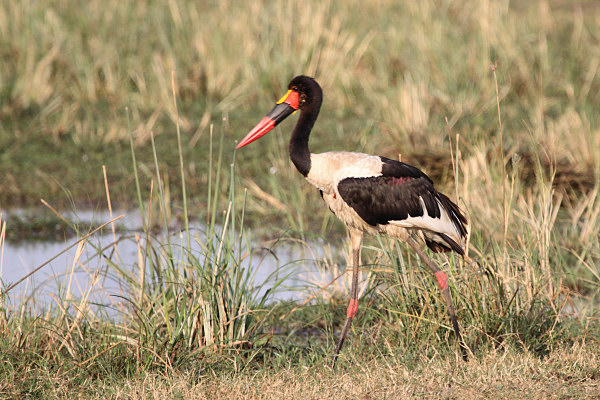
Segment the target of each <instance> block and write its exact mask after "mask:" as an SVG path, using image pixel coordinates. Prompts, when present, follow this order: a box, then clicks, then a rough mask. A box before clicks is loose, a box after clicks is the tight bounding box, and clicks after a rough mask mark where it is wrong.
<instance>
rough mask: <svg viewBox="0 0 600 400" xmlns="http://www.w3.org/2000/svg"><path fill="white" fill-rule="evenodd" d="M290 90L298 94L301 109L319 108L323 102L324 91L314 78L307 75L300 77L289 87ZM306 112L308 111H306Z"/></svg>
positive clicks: (293, 80) (292, 81)
mask: <svg viewBox="0 0 600 400" xmlns="http://www.w3.org/2000/svg"><path fill="white" fill-rule="evenodd" d="M288 90H292V91H294V92H298V94H299V107H298V108H299V109H300V110H305V109H308V108H314V107H317V108H319V107H320V106H321V102H322V101H323V90H322V89H321V86H319V84H318V83H317V81H316V80H315V79H314V78H311V77H310V76H306V75H298V76H297V77H295V78H294V79H292V80H291V81H290V83H289V85H288ZM305 111H306V110H305Z"/></svg>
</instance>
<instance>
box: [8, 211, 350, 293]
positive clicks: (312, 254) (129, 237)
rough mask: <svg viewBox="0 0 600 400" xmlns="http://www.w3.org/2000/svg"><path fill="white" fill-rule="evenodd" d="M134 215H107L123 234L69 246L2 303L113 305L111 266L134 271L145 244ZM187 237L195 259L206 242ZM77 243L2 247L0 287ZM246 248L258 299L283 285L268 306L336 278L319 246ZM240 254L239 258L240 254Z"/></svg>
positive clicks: (176, 237) (84, 216) (180, 240)
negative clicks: (82, 300)
mask: <svg viewBox="0 0 600 400" xmlns="http://www.w3.org/2000/svg"><path fill="white" fill-rule="evenodd" d="M136 213H137V212H135V211H134V212H131V213H127V212H124V213H123V212H119V213H117V212H115V213H113V215H114V216H118V215H121V214H124V215H125V217H124V218H123V219H121V220H119V221H118V224H119V225H121V226H124V227H125V231H121V232H117V233H116V235H115V236H113V234H112V233H109V234H104V235H95V236H92V237H91V238H90V239H89V241H88V242H87V243H83V245H82V247H81V249H80V254H79V256H77V254H76V253H77V247H78V246H73V247H72V248H70V249H69V250H68V251H66V252H64V254H62V255H60V256H58V257H56V258H55V259H54V260H52V261H51V262H49V263H48V264H47V265H46V266H44V267H43V268H41V269H40V270H39V271H37V272H36V273H34V274H33V275H32V276H31V277H29V278H27V279H26V280H25V281H23V282H21V283H20V284H19V285H18V286H16V287H15V288H14V289H12V290H11V292H10V293H9V297H8V298H9V302H10V303H12V304H18V303H21V302H22V301H24V300H30V301H31V300H32V299H34V300H35V302H36V304H37V305H45V304H47V303H52V302H54V301H56V299H62V298H64V297H63V296H64V295H66V294H67V292H69V295H68V298H69V299H74V300H75V301H77V299H80V298H86V299H87V300H88V301H91V302H96V303H98V304H104V305H110V304H111V303H113V304H116V301H115V300H114V299H115V298H119V297H120V296H123V295H126V294H125V293H123V282H122V281H120V280H119V279H118V278H117V277H118V276H119V274H118V273H117V272H116V270H115V266H114V265H113V264H116V265H117V266H118V267H119V268H128V269H131V268H138V267H137V265H138V257H139V251H138V246H142V248H143V246H144V243H145V242H144V234H142V233H139V234H138V235H139V236H140V237H141V238H140V239H136V238H135V234H136V233H137V232H140V231H141V221H140V219H139V217H137V216H136V215H137V214H136ZM76 219H79V220H81V221H93V222H94V223H95V224H101V223H103V222H105V221H109V220H110V216H109V214H108V212H78V215H77V216H76ZM7 229H10V227H7ZM107 231H108V232H110V229H108V230H106V228H105V231H104V232H107ZM190 231H191V239H192V240H190V242H191V248H192V253H193V254H194V255H196V256H199V257H200V256H201V255H202V251H201V248H202V244H203V242H204V241H205V240H206V239H205V237H204V234H203V227H201V226H196V227H193V229H191V230H190ZM115 238H116V239H117V242H116V244H115ZM77 239H78V238H71V239H67V240H64V241H60V242H21V243H16V244H14V243H4V248H3V253H2V254H1V256H2V259H1V260H0V262H1V263H0V266H1V267H0V278H1V279H2V282H3V287H4V288H7V287H8V286H10V285H11V284H13V283H15V282H17V281H18V280H20V279H21V278H22V277H24V276H26V275H27V274H28V273H30V272H31V271H33V270H34V269H36V268H37V267H39V266H41V265H42V264H44V263H46V262H47V261H48V260H50V259H52V258H53V257H55V256H56V255H57V254H59V253H61V252H62V251H64V250H65V249H66V248H67V247H69V246H70V245H72V244H73V243H74V242H76V241H77ZM169 241H170V242H171V244H172V251H173V253H174V254H175V257H177V258H178V257H183V255H182V254H183V253H182V252H181V251H178V250H177V249H181V248H183V247H185V246H186V244H187V239H186V237H185V235H184V234H183V233H181V232H175V233H172V234H171V235H170V236H169ZM157 243H161V244H164V245H166V243H167V240H165V237H164V235H163V236H162V239H157V240H155V241H153V242H152V245H153V246H154V247H155V248H156V247H157V246H159V245H158V244H157ZM252 247H253V249H254V250H253V252H252V257H246V258H245V259H244V261H243V263H242V266H243V267H244V268H250V269H251V270H252V273H253V274H254V279H253V282H254V286H255V287H259V288H258V289H257V290H258V294H259V295H260V296H262V295H263V294H264V293H265V292H266V291H267V290H268V289H270V288H271V287H273V285H274V284H275V282H276V281H278V280H281V279H283V282H282V285H281V286H280V287H278V288H277V290H276V291H275V292H274V293H273V295H272V297H271V299H272V300H290V299H299V300H301V299H305V298H307V297H308V296H309V294H310V293H309V292H312V291H314V289H315V285H323V284H325V283H327V282H328V281H329V280H331V279H332V276H334V275H337V273H339V271H337V270H336V271H330V270H326V268H323V267H322V265H323V264H324V263H323V260H325V259H327V258H328V256H326V255H324V253H326V252H327V250H326V248H325V247H324V246H323V245H320V244H316V243H309V244H307V243H303V245H297V244H296V245H294V244H292V243H290V242H287V243H286V242H282V243H279V244H277V245H276V246H271V247H269V248H266V249H264V248H265V246H260V245H258V244H253V245H252ZM260 248H263V250H260ZM98 249H103V250H102V251H99V250H98ZM257 249H258V250H257ZM329 250H331V249H330V248H329ZM243 252H244V253H245V250H243ZM76 257H77V258H76ZM250 260H251V261H250ZM325 264H331V263H330V262H325ZM134 275H135V274H134ZM147 275H148V272H147ZM284 278H285V279H284ZM263 284H264V285H263ZM261 285H262V287H261Z"/></svg>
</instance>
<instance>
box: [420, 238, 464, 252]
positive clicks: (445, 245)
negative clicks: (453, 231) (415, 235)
mask: <svg viewBox="0 0 600 400" xmlns="http://www.w3.org/2000/svg"><path fill="white" fill-rule="evenodd" d="M436 235H437V236H438V237H439V238H440V239H442V240H443V242H441V241H437V240H433V239H432V238H428V237H427V236H425V244H427V247H429V248H430V249H431V250H432V251H433V252H434V253H446V252H448V251H453V250H454V251H455V252H457V253H458V254H460V255H461V256H464V255H465V251H464V250H463V248H462V247H461V245H460V244H458V243H456V242H455V241H454V240H452V239H451V238H450V237H449V236H448V235H446V234H444V233H439V232H437V233H436Z"/></svg>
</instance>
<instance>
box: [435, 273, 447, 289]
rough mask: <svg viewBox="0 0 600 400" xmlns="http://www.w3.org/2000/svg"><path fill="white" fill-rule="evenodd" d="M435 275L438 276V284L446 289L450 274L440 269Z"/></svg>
mask: <svg viewBox="0 0 600 400" xmlns="http://www.w3.org/2000/svg"><path fill="white" fill-rule="evenodd" d="M435 277H436V278H437V281H438V285H440V289H442V290H444V289H446V288H447V287H448V275H446V274H445V273H444V272H442V271H438V272H436V273H435Z"/></svg>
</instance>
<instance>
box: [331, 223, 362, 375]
mask: <svg viewBox="0 0 600 400" xmlns="http://www.w3.org/2000/svg"><path fill="white" fill-rule="evenodd" d="M350 235H351V240H352V292H351V294H350V303H349V304H348V309H347V310H346V322H345V323H344V327H343V328H342V333H341V334H340V341H339V342H338V345H337V348H336V349H335V354H334V355H333V364H332V368H334V367H335V362H336V360H337V357H338V354H339V353H340V350H341V349H342V346H343V345H344V339H345V338H346V334H347V333H348V330H350V326H351V325H352V320H353V319H354V316H355V315H356V313H357V312H358V266H359V264H360V246H361V244H362V234H359V233H354V232H351V234H350Z"/></svg>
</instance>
